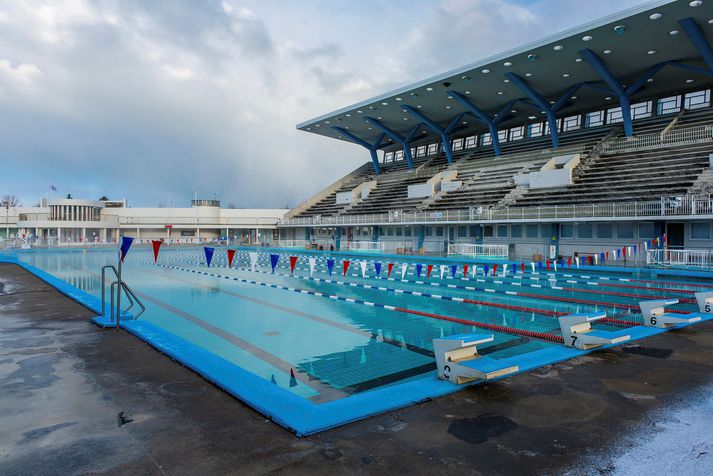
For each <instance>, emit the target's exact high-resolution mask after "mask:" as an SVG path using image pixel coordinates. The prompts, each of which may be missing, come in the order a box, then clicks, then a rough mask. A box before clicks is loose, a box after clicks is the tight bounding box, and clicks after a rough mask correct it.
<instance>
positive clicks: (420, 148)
mask: <svg viewBox="0 0 713 476" xmlns="http://www.w3.org/2000/svg"><path fill="white" fill-rule="evenodd" d="M425 155H426V146H425V145H419V146H418V147H417V148H416V157H423V156H425Z"/></svg>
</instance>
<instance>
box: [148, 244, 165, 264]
mask: <svg viewBox="0 0 713 476" xmlns="http://www.w3.org/2000/svg"><path fill="white" fill-rule="evenodd" d="M162 244H163V240H151V245H153V262H154V264H156V261H158V251H159V250H160V249H161V245H162Z"/></svg>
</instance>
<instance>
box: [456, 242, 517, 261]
mask: <svg viewBox="0 0 713 476" xmlns="http://www.w3.org/2000/svg"><path fill="white" fill-rule="evenodd" d="M453 255H456V256H464V257H466V258H488V259H507V258H508V245H476V244H470V243H456V244H453V245H448V256H453Z"/></svg>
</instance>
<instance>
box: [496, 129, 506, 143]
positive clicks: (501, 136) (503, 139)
mask: <svg viewBox="0 0 713 476" xmlns="http://www.w3.org/2000/svg"><path fill="white" fill-rule="evenodd" d="M498 140H499V141H500V143H501V144H502V143H503V142H507V141H508V131H507V129H505V130H504V131H498Z"/></svg>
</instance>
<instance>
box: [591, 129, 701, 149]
mask: <svg viewBox="0 0 713 476" xmlns="http://www.w3.org/2000/svg"><path fill="white" fill-rule="evenodd" d="M710 140H713V126H710V125H706V126H699V127H689V128H687V129H678V130H676V129H671V130H668V131H666V133H665V134H664V133H663V132H653V133H651V134H642V135H640V136H636V137H620V138H618V139H612V140H610V141H607V142H606V143H604V144H603V146H602V152H603V153H605V154H617V153H622V152H635V151H639V150H648V149H658V148H660V147H672V146H681V145H689V144H698V143H701V142H708V141H710Z"/></svg>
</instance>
